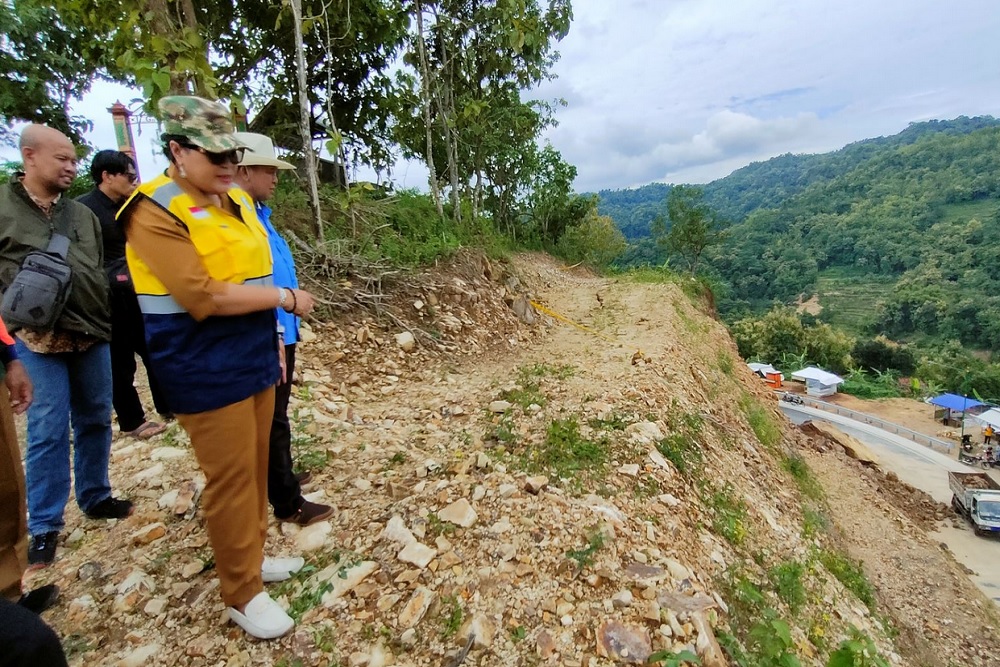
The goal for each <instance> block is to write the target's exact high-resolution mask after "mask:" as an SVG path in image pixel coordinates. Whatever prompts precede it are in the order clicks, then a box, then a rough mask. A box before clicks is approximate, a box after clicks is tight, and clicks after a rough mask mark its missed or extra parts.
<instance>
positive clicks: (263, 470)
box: [177, 387, 274, 607]
mask: <svg viewBox="0 0 1000 667" xmlns="http://www.w3.org/2000/svg"><path fill="white" fill-rule="evenodd" d="M273 417H274V388H273V387H272V388H270V389H266V390H264V391H262V392H260V393H258V394H255V395H253V396H251V397H250V398H247V399H245V400H242V401H240V402H239V403H233V404H231V405H227V406H225V407H222V408H219V409H217V410H209V411H208V412H199V413H196V414H186V415H177V421H178V422H180V425H181V426H183V427H184V430H185V431H187V433H188V435H189V436H191V445H192V447H193V448H194V454H195V456H196V457H197V458H198V464H199V465H200V466H201V469H202V471H203V472H204V473H205V477H206V484H205V491H204V493H203V494H202V507H203V508H204V511H205V521H206V523H207V524H208V539H209V542H211V544H212V549H213V550H214V551H215V569H216V571H217V572H218V574H219V581H220V583H221V589H222V600H223V602H225V603H226V606H229V607H238V606H240V605H243V604H245V603H247V602H249V601H250V600H251V599H253V597H254V596H255V595H257V594H258V593H260V592H261V591H263V590H264V582H263V581H262V580H261V575H260V568H261V565H262V564H263V562H264V540H265V538H266V537H267V456H268V448H269V447H268V445H269V438H270V434H271V419H272V418H273Z"/></svg>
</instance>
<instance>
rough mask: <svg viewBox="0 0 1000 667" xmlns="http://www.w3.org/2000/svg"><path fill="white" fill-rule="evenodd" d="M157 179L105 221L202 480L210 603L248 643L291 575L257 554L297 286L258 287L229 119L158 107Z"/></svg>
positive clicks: (200, 109)
mask: <svg viewBox="0 0 1000 667" xmlns="http://www.w3.org/2000/svg"><path fill="white" fill-rule="evenodd" d="M159 109H160V113H161V117H162V120H163V122H164V129H165V133H164V135H163V141H164V152H165V153H166V155H167V158H168V159H169V160H170V166H169V167H168V168H167V170H166V172H165V173H164V174H162V175H160V176H158V177H157V178H155V179H153V180H152V181H149V182H148V183H143V184H142V185H140V186H139V188H138V189H137V190H136V192H135V194H133V196H132V197H131V198H130V199H129V200H128V201H127V202H126V203H125V205H124V206H123V207H122V209H121V211H120V212H119V213H118V219H119V220H120V221H121V224H122V226H123V229H124V231H125V235H126V238H127V240H128V247H127V249H126V256H127V259H128V266H129V271H130V273H131V277H132V282H133V285H134V287H135V291H136V294H137V296H138V300H139V307H140V310H142V315H143V322H144V324H145V327H146V340H147V344H148V347H149V358H150V362H151V364H152V369H153V372H154V373H155V374H156V377H157V379H158V380H160V381H161V385H162V387H163V390H164V394H165V396H166V400H167V402H168V404H169V405H170V408H171V410H172V411H173V412H174V413H175V414H176V416H177V421H178V422H180V424H181V426H182V427H183V428H184V430H185V431H187V432H188V434H189V435H190V437H191V445H192V447H193V448H194V452H195V456H196V457H197V458H198V463H199V465H200V466H201V468H202V470H203V471H204V473H205V477H206V484H205V490H204V493H203V495H202V499H203V506H204V510H205V518H206V521H207V524H208V535H209V539H210V541H211V544H212V548H213V550H214V551H215V562H216V570H217V572H218V575H219V579H220V583H221V587H220V588H221V592H222V598H223V601H224V602H225V603H226V605H227V606H228V613H229V616H230V618H231V619H232V620H234V621H235V622H236V623H238V624H239V625H240V626H241V627H242V628H243V629H244V630H246V631H247V632H248V633H249V634H251V635H253V636H255V637H258V638H261V639H272V638H275V637H279V636H281V635H283V634H285V633H287V632H288V631H289V630H291V628H292V626H293V625H294V623H293V621H292V619H291V618H290V617H289V616H288V615H287V614H286V613H285V612H284V611H283V610H282V609H281V607H279V606H278V605H277V603H275V602H274V601H273V600H272V599H271V598H270V596H268V594H267V593H266V592H264V586H263V583H264V582H265V581H279V580H281V579H284V578H287V577H289V576H291V574H292V573H294V572H295V571H297V570H298V569H299V568H301V567H302V565H303V561H302V559H301V558H276V559H269V558H264V540H265V537H266V535H267V457H268V436H269V433H270V428H271V418H272V416H273V414H272V413H273V406H274V385H275V384H276V383H277V381H278V379H279V377H281V375H282V374H283V373H284V371H285V369H284V367H283V361H282V360H283V359H284V357H283V356H281V357H280V358H279V352H281V353H283V352H284V350H283V348H282V346H281V343H280V340H281V339H280V337H279V336H278V331H277V323H276V318H275V308H283V309H284V310H286V311H288V312H294V313H295V314H296V315H299V316H302V315H305V314H307V313H309V312H310V311H311V310H312V307H313V303H314V302H313V297H312V296H311V295H310V294H309V293H308V292H305V291H303V290H298V289H291V288H289V287H287V286H276V285H274V284H273V282H272V279H271V253H270V249H269V246H268V240H267V232H266V231H265V230H264V228H263V227H262V226H261V224H260V222H259V221H258V219H257V216H256V213H255V212H254V204H253V201H251V199H250V196H249V195H248V194H247V193H246V192H244V191H242V190H240V189H238V188H236V187H234V186H233V178H234V177H235V175H236V165H237V163H238V162H239V161H240V158H241V157H242V152H243V150H244V149H243V146H242V144H241V143H240V142H239V141H238V140H237V138H236V137H235V136H234V131H235V128H234V127H233V124H232V121H231V120H230V116H229V110H228V109H227V108H226V107H225V106H223V105H221V104H219V103H218V102H211V101H209V100H205V99H201V98H198V97H188V96H172V97H166V98H164V99H163V100H161V101H160V103H159Z"/></svg>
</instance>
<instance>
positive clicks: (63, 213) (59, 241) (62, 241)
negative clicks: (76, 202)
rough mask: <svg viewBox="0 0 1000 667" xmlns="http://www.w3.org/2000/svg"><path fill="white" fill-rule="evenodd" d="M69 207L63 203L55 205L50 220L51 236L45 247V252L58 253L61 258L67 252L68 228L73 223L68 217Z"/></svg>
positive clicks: (64, 257)
mask: <svg viewBox="0 0 1000 667" xmlns="http://www.w3.org/2000/svg"><path fill="white" fill-rule="evenodd" d="M70 208H71V207H70V206H67V205H66V204H65V203H63V205H62V206H56V210H55V213H54V214H53V220H52V223H53V224H52V237H51V238H50V239H49V245H48V247H46V248H45V252H47V253H50V254H53V255H59V256H60V257H62V258H63V259H66V255H67V254H69V228H70V226H71V225H72V223H73V221H72V220H71V219H70V213H69V210H70Z"/></svg>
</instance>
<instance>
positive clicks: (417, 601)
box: [397, 586, 437, 628]
mask: <svg viewBox="0 0 1000 667" xmlns="http://www.w3.org/2000/svg"><path fill="white" fill-rule="evenodd" d="M435 597H437V593H435V592H434V591H432V590H431V589H429V588H426V587H424V586H420V587H419V588H417V589H416V590H415V591H413V595H412V596H410V599H409V600H408V601H407V602H406V606H405V607H403V610H402V611H401V612H400V613H399V618H398V619H397V620H398V622H399V627H401V628H412V627H414V626H415V625H416V624H417V623H419V622H420V619H422V618H423V617H424V614H426V613H427V610H428V609H430V606H431V604H432V603H433V602H434V598H435Z"/></svg>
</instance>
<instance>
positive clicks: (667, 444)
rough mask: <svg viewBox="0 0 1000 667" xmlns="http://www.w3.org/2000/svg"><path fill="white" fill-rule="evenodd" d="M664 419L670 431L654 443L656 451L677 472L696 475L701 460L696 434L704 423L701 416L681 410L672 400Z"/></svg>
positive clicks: (697, 434)
mask: <svg viewBox="0 0 1000 667" xmlns="http://www.w3.org/2000/svg"><path fill="white" fill-rule="evenodd" d="M666 421H667V428H668V429H669V430H670V433H669V434H668V435H667V436H666V437H664V438H663V439H662V440H660V441H659V442H658V443H657V444H656V449H657V451H658V452H660V454H662V455H663V458H665V459H667V460H668V461H670V462H671V463H672V464H673V465H674V467H675V468H677V472H679V473H681V474H682V475H687V476H688V477H696V476H698V473H700V464H701V461H702V453H701V443H700V442H699V440H698V436H699V434H700V433H701V429H702V426H703V425H704V422H703V420H702V418H701V416H700V415H698V414H695V413H691V412H683V411H681V410H680V409H679V407H678V406H677V403H676V401H674V402H672V403H671V405H670V408H669V410H668V411H667V419H666Z"/></svg>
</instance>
